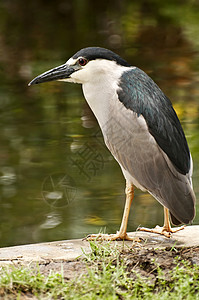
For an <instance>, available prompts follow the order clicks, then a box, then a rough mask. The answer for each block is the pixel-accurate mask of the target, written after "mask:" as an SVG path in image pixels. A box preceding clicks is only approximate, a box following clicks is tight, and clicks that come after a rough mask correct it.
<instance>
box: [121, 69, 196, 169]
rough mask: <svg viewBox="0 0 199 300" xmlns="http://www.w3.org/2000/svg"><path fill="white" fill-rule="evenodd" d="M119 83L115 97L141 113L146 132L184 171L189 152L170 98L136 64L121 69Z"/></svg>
mask: <svg viewBox="0 0 199 300" xmlns="http://www.w3.org/2000/svg"><path fill="white" fill-rule="evenodd" d="M120 87H121V89H119V90H118V96H119V100H120V101H121V102H122V103H123V104H124V106H125V107H126V108H127V109H131V110H132V111H134V112H136V113H137V115H138V117H139V116H140V115H142V116H143V117H144V118H145V120H146V123H147V126H148V129H149V132H150V133H151V135H152V136H153V137H154V138H155V140H156V142H157V144H158V145H159V146H160V148H161V149H162V150H163V151H164V152H165V153H166V154H167V156H168V157H169V159H170V160H171V162H172V163H173V165H174V166H175V167H176V169H177V170H178V171H179V172H180V173H182V174H186V173H188V172H189V169H190V152H189V148H188V145H187V141H186V138H185V135H184V132H183V129H182V127H181V124H180V121H179V119H178V117H177V115H176V112H175V111H174V109H173V107H172V104H171V101H170V100H169V99H168V98H167V97H166V96H165V94H164V93H163V92H162V91H161V89H160V88H159V87H158V86H157V84H156V83H155V82H154V81H153V80H152V79H151V78H150V77H149V76H148V75H147V74H146V73H145V72H143V71H142V70H140V69H139V68H135V69H132V70H129V71H127V72H124V73H123V75H122V77H121V81H120Z"/></svg>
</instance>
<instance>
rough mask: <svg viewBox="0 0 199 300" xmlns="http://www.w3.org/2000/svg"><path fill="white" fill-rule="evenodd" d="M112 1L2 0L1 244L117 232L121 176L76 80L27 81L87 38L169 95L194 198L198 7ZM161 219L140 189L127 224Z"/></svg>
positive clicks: (198, 153) (198, 162) (198, 165)
mask: <svg viewBox="0 0 199 300" xmlns="http://www.w3.org/2000/svg"><path fill="white" fill-rule="evenodd" d="M83 2H84V5H82V3H83ZM115 3H116V4H115V7H112V5H111V3H106V2H105V1H100V4H99V3H93V1H77V2H75V4H74V3H73V4H71V3H70V2H67V1H65V2H62V1H57V2H56V5H53V4H52V3H48V4H46V6H45V9H44V7H43V5H44V4H43V3H42V2H40V1H38V2H37V3H35V2H34V1H29V3H28V4H26V7H24V3H23V2H22V1H18V4H16V3H14V4H13V3H11V2H6V1H5V2H4V3H2V4H1V6H0V16H1V18H0V19H1V22H0V33H1V34H0V43H1V47H0V52H1V58H0V66H1V73H0V82H1V83H0V84H1V88H0V113H1V118H0V145H1V147H0V157H1V159H0V219H1V222H0V246H9V245H17V244H24V243H35V242H43V241H52V240H61V239H70V238H71V239H72V238H80V237H83V236H85V235H87V234H89V233H95V232H99V231H100V230H102V231H104V230H106V231H107V232H110V233H113V232H116V230H118V228H119V226H120V222H121V217H122V213H123V206H124V188H125V181H124V178H123V176H122V174H121V170H120V167H119V166H118V164H117V163H116V162H115V160H114V159H113V158H112V156H111V154H110V153H109V152H108V150H107V149H106V147H105V146H104V143H103V139H102V136H101V133H100V130H99V127H98V124H97V122H96V120H95V118H94V116H93V115H92V113H91V111H90V110H89V108H88V106H87V104H86V102H85V100H84V98H83V95H82V91H81V87H80V86H79V85H72V84H66V83H60V82H52V83H46V84H43V85H40V86H32V87H28V86H27V83H28V82H29V81H30V80H31V79H32V78H33V77H34V76H36V75H38V74H40V73H41V72H43V71H46V70H48V69H50V68H52V67H54V66H57V65H59V64H62V63H63V62H64V61H66V60H67V59H68V58H69V57H70V56H71V55H73V54H74V53H75V52H76V51H77V50H79V49H80V48H82V47H84V46H91V45H99V46H104V47H107V48H111V49H112V50H114V51H115V52H117V53H119V54H121V55H122V56H123V57H124V58H126V59H128V61H129V62H131V63H132V64H134V65H136V66H139V67H140V68H142V69H143V70H145V71H146V72H147V73H148V74H149V75H150V76H151V77H152V78H153V79H154V80H155V81H156V82H157V83H158V84H159V85H160V86H161V88H162V89H163V91H164V92H165V93H166V94H167V95H168V96H169V97H170V98H171V100H172V102H173V104H174V106H175V109H176V111H177V113H178V115H179V117H180V120H181V122H182V125H183V128H184V130H185V133H186V136H187V139H188V143H189V146H190V150H191V152H192V156H193V160H194V176H193V182H194V190H195V192H196V196H197V198H198V195H199V184H198V178H199V117H198V116H199V115H198V112H199V101H198V98H199V97H198V96H199V87H198V86H199V85H198V81H199V77H198V71H199V56H198V52H199V45H198V42H197V38H196V37H197V36H198V35H197V30H196V28H197V26H198V25H199V24H198V22H199V21H198V20H199V18H198V17H199V16H197V9H196V8H195V6H194V5H189V3H188V2H187V3H185V4H183V5H181V7H180V8H179V6H178V5H177V3H176V4H175V3H174V4H170V3H164V5H163V4H162V2H160V1H159V2H158V1H156V2H154V3H153V5H151V6H150V9H149V8H148V7H146V4H144V3H145V2H142V1H138V2H136V1H135V2H134V4H132V1H116V2H115ZM172 3H173V2H172ZM195 5H196V4H195ZM173 11H175V16H174V15H173V13H172V12H173ZM162 222H163V209H162V207H161V206H160V205H159V204H158V202H157V201H156V200H154V199H153V198H152V197H151V196H150V195H149V194H147V193H142V192H141V191H139V190H136V191H135V199H134V201H133V204H132V209H131V214H130V218H129V223H128V230H129V231H130V230H135V229H136V228H137V227H138V226H139V225H142V226H148V227H152V226H155V225H156V224H159V225H161V224H162ZM198 222H199V216H198V215H197V216H196V218H195V220H194V224H198Z"/></svg>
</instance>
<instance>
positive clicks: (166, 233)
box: [138, 225, 185, 238]
mask: <svg viewBox="0 0 199 300" xmlns="http://www.w3.org/2000/svg"><path fill="white" fill-rule="evenodd" d="M184 228H185V226H184V225H183V226H181V227H176V228H171V227H170V228H166V227H165V226H163V227H160V226H156V227H155V228H152V229H150V228H145V227H140V228H138V230H140V231H146V232H152V233H157V234H161V235H164V236H165V237H167V238H170V237H171V234H172V233H175V232H177V231H179V230H182V229H184Z"/></svg>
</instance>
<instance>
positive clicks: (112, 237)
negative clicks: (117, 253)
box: [85, 232, 140, 242]
mask: <svg viewBox="0 0 199 300" xmlns="http://www.w3.org/2000/svg"><path fill="white" fill-rule="evenodd" d="M85 239H86V240H87V241H117V240H122V241H123V240H125V241H134V242H139V241H140V239H138V238H136V237H131V236H129V235H128V234H127V233H126V234H125V235H122V234H120V233H119V232H118V233H116V234H102V233H99V234H90V235H88V236H87V237H86V238H85Z"/></svg>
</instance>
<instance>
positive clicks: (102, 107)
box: [29, 47, 196, 240]
mask: <svg viewBox="0 0 199 300" xmlns="http://www.w3.org/2000/svg"><path fill="white" fill-rule="evenodd" d="M52 80H61V81H66V82H74V83H81V84H82V88H83V93H84V96H85V98H86V101H87V102H88V104H89V106H90V108H91V109H92V111H93V112H94V114H95V116H96V118H97V120H98V123H99V126H100V128H101V130H102V133H103V136H104V141H105V143H106V146H107V147H108V149H109V150H110V152H111V153H112V155H113V156H114V158H115V159H116V160H117V162H118V163H119V165H120V167H121V169H122V172H123V174H124V177H125V179H126V203H125V208H124V214H123V219H122V223H121V227H120V230H119V231H118V232H117V233H116V234H111V235H101V236H100V238H101V239H107V240H116V239H118V238H120V239H131V237H130V236H129V235H127V232H126V231H127V222H128V216H129V211H130V206H131V203H132V200H133V196H134V190H133V185H135V186H136V187H138V188H140V189H141V190H142V191H148V192H149V193H150V194H151V195H152V196H153V197H154V198H155V199H156V200H158V201H159V202H160V203H161V204H162V205H163V206H164V226H163V227H156V228H154V229H147V228H142V230H146V231H151V232H157V233H160V234H163V235H165V236H167V237H168V236H170V234H171V233H172V232H176V231H178V230H180V229H182V228H183V227H178V228H175V229H172V228H171V226H170V221H169V215H170V217H171V221H172V223H173V224H174V225H179V224H182V223H184V224H188V223H190V222H191V221H192V220H193V218H194V216H195V200H196V199H195V194H194V191H193V188H192V180H191V176H192V169H193V164H192V158H191V154H190V152H189V148H188V145H187V141H186V138H185V135H184V132H183V129H182V127H181V125H180V121H179V119H178V117H177V115H176V113H175V111H174V109H173V107H172V104H171V102H170V100H169V99H168V98H167V97H166V96H165V95H164V93H163V92H162V91H161V89H160V88H159V87H158V86H157V85H156V83H155V82H154V81H153V80H152V79H151V78H150V77H149V76H148V75H147V74H146V73H145V72H143V71H142V70H140V69H139V68H137V67H133V66H131V65H129V64H128V63H127V62H126V61H125V60H124V59H122V58H121V57H120V56H118V55H117V54H115V53H114V52H112V51H110V50H107V49H104V48H99V47H89V48H85V49H82V50H80V51H78V52H77V53H76V54H74V55H73V56H72V57H71V58H70V59H69V60H68V61H67V62H66V63H65V64H63V65H61V66H59V67H56V68H54V69H51V70H50V71H47V72H45V73H43V74H41V75H39V76H37V77H36V78H35V79H33V80H32V81H31V82H30V83H29V85H32V84H38V83H42V82H46V81H52ZM110 184H114V182H110ZM94 237H95V235H92V236H91V238H94Z"/></svg>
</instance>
